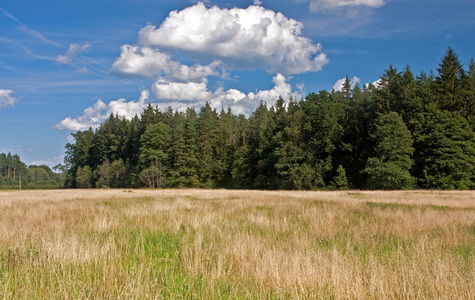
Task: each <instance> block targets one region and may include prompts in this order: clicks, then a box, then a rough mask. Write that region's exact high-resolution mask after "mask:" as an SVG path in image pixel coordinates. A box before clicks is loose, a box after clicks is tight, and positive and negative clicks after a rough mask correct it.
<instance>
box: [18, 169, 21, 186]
mask: <svg viewBox="0 0 475 300" xmlns="http://www.w3.org/2000/svg"><path fill="white" fill-rule="evenodd" d="M18 186H19V187H20V190H21V171H20V176H19V179H18Z"/></svg>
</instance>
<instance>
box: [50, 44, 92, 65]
mask: <svg viewBox="0 0 475 300" xmlns="http://www.w3.org/2000/svg"><path fill="white" fill-rule="evenodd" d="M91 47H92V46H91V45H90V44H88V43H86V44H84V45H80V44H71V45H69V49H68V51H67V52H66V54H65V55H58V56H57V57H56V59H55V60H56V62H57V63H58V64H70V63H71V62H72V60H73V58H74V57H76V56H77V55H80V54H81V53H84V52H87V51H89V49H91Z"/></svg>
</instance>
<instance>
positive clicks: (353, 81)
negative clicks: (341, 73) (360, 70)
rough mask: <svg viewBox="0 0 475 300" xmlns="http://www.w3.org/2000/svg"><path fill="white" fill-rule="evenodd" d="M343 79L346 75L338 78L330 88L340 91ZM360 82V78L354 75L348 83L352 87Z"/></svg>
mask: <svg viewBox="0 0 475 300" xmlns="http://www.w3.org/2000/svg"><path fill="white" fill-rule="evenodd" d="M345 80H346V77H345V78H342V79H339V80H337V82H336V83H335V84H334V85H333V87H332V89H333V90H334V91H335V92H341V90H342V89H343V84H344V83H345ZM360 82H361V79H360V78H358V77H356V76H354V77H353V78H352V79H351V80H350V85H351V88H352V89H354V88H355V86H356V85H357V84H358V83H360Z"/></svg>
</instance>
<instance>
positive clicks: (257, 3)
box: [254, 0, 262, 5]
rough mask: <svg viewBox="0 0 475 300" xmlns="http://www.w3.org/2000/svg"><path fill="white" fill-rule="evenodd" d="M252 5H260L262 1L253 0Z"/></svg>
mask: <svg viewBox="0 0 475 300" xmlns="http://www.w3.org/2000/svg"><path fill="white" fill-rule="evenodd" d="M254 5H262V1H260V0H254Z"/></svg>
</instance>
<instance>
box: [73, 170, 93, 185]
mask: <svg viewBox="0 0 475 300" xmlns="http://www.w3.org/2000/svg"><path fill="white" fill-rule="evenodd" d="M91 182H92V169H91V167H90V166H87V165H86V166H84V167H79V168H78V170H77V174H76V183H77V187H78V188H81V189H89V188H92V183H91Z"/></svg>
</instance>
